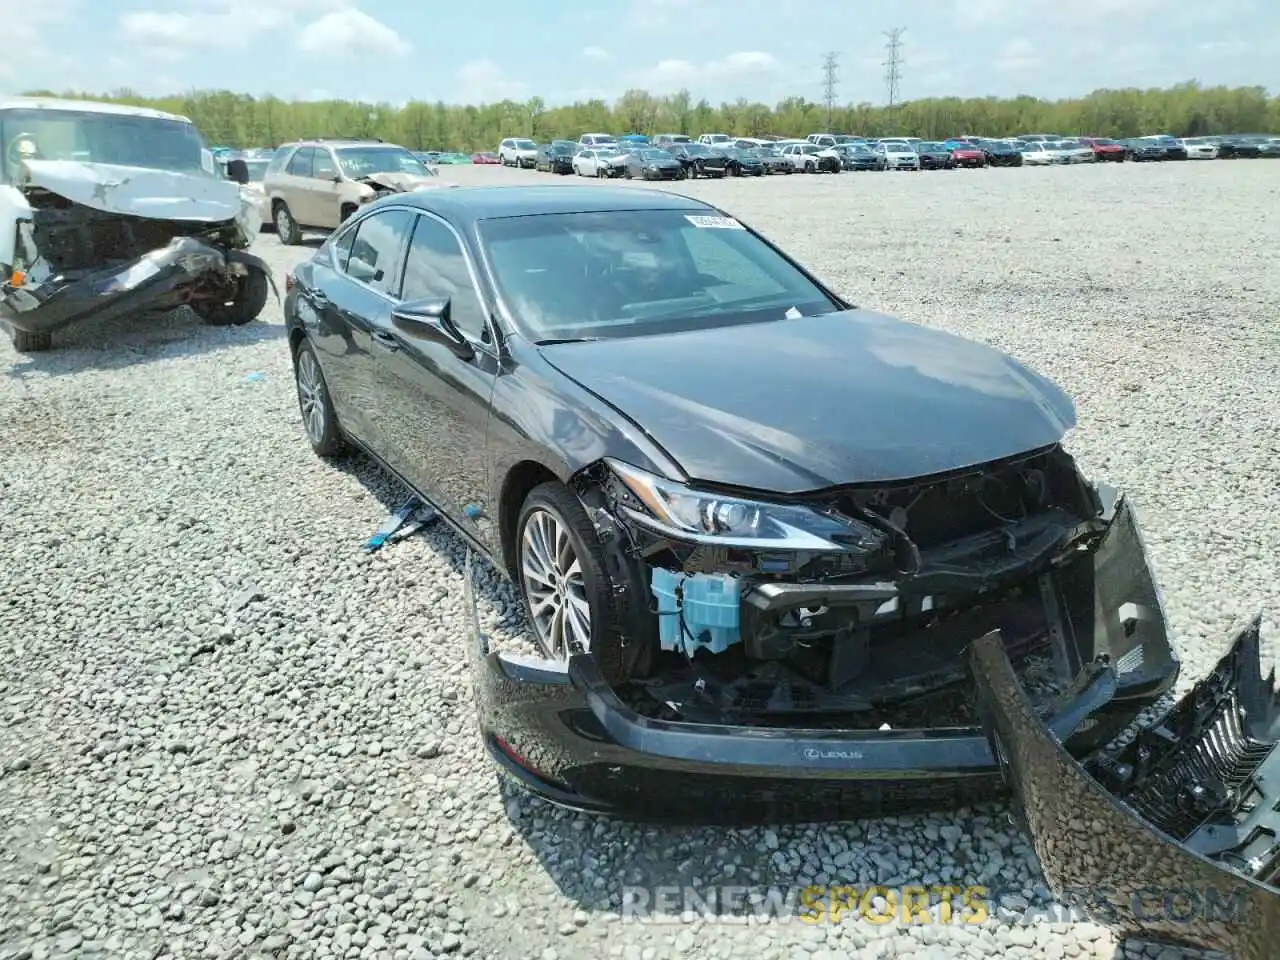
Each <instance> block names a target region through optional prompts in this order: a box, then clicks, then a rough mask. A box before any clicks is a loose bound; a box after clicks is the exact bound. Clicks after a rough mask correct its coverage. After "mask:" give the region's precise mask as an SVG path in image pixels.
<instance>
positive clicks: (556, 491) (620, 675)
mask: <svg viewBox="0 0 1280 960" xmlns="http://www.w3.org/2000/svg"><path fill="white" fill-rule="evenodd" d="M548 518H549V519H550V521H551V522H550V524H548V523H547V520H548ZM539 533H541V534H543V535H544V541H543V542H545V539H549V537H547V536H546V535H548V534H552V535H554V536H555V537H556V542H555V543H553V544H551V546H552V551H553V554H552V555H551V559H552V560H553V561H555V564H556V565H558V566H559V567H564V568H567V570H569V571H571V570H573V569H574V567H576V568H577V570H578V571H579V573H580V575H579V576H574V575H572V574H570V576H569V577H568V578H565V577H564V576H563V573H564V572H566V571H565V570H561V571H560V573H559V574H557V580H558V581H559V582H561V583H563V584H564V589H563V590H560V589H559V588H557V589H556V590H554V591H553V590H552V589H550V588H544V589H546V590H547V593H546V595H545V596H546V599H548V600H551V602H552V603H553V605H554V604H555V603H556V602H557V601H555V600H554V599H553V598H555V597H557V595H558V596H559V597H560V598H561V599H560V600H559V601H558V603H561V604H563V603H565V602H566V599H565V598H569V597H572V596H574V595H576V596H577V597H578V598H579V604H578V605H574V604H573V603H572V600H571V599H570V600H569V601H568V602H569V606H570V608H575V606H576V608H579V609H580V606H581V601H583V600H585V605H586V607H587V610H588V620H589V623H588V624H587V625H585V626H584V625H583V624H582V623H581V621H580V620H576V619H571V620H570V621H568V622H566V623H565V626H566V627H572V625H573V624H575V623H576V624H577V625H578V626H579V628H580V630H582V631H583V632H585V633H586V635H587V637H588V644H589V646H590V654H591V657H592V659H594V660H595V662H596V665H597V666H598V667H599V669H600V672H601V674H602V675H603V676H604V678H605V680H607V681H608V682H609V683H610V684H614V685H617V684H621V683H625V682H626V681H627V680H629V679H630V678H631V676H632V675H633V674H634V673H636V672H637V670H639V669H643V667H642V664H643V663H644V662H645V660H646V658H647V657H648V656H651V655H652V643H653V641H652V640H651V639H650V640H644V641H640V642H638V643H636V644H635V645H631V644H628V645H627V646H626V647H624V646H623V644H622V641H621V638H620V637H619V636H618V635H617V633H616V632H615V631H613V630H611V629H610V625H611V624H612V623H614V622H615V621H616V610H615V606H614V603H615V601H614V596H613V585H612V583H611V582H610V579H609V576H608V574H607V572H606V571H607V569H608V568H607V566H606V561H605V556H604V551H603V549H602V548H601V545H600V541H599V538H598V537H597V535H596V531H595V527H593V526H592V524H591V520H590V518H588V516H587V512H586V510H585V509H583V506H582V504H581V503H580V502H579V500H578V498H577V497H576V496H574V494H573V493H572V492H571V491H570V490H569V489H568V488H567V487H566V486H564V484H562V483H559V482H558V481H551V482H549V483H544V484H541V485H540V486H538V487H535V488H534V489H533V490H532V491H530V493H529V496H528V497H526V498H525V501H524V505H523V506H522V507H521V508H520V515H519V518H518V519H517V520H516V529H515V541H516V542H515V555H516V571H517V573H516V580H517V585H518V587H519V590H520V596H521V599H522V601H523V603H524V608H525V615H526V616H527V617H528V618H529V625H530V628H531V629H532V631H533V634H534V639H535V642H536V643H537V644H538V646H540V647H541V648H542V652H543V655H544V656H547V657H548V658H550V659H556V660H561V661H562V662H563V661H564V660H567V659H568V656H569V654H568V653H566V652H565V647H568V646H569V642H572V641H569V642H566V643H565V644H564V645H563V646H561V647H558V648H553V647H552V644H553V643H554V642H555V639H556V638H555V634H554V633H553V632H552V630H551V626H552V623H553V622H554V614H551V615H550V616H548V615H547V614H545V613H542V612H541V611H539V618H535V613H534V611H535V605H536V604H537V601H536V600H535V599H534V598H533V597H531V596H530V590H531V589H536V586H532V587H531V584H534V585H536V584H538V580H537V579H536V578H533V577H530V576H527V575H526V574H525V573H524V571H525V569H526V558H527V559H528V561H529V566H530V567H531V568H533V569H538V568H546V567H547V566H548V564H546V563H544V562H543V561H542V560H540V559H539V557H540V556H542V555H543V554H545V553H546V552H545V551H540V550H539V549H538V548H536V547H535V546H534V544H535V543H537V542H538V541H539V536H538V535H539ZM566 544H567V546H568V548H569V551H571V554H570V553H569V552H567V551H564V550H563V547H564V546H565V545H566ZM557 548H560V549H557ZM570 556H571V557H572V561H570ZM540 599H541V598H540ZM572 632H573V631H572V629H570V630H569V631H568V633H569V635H570V636H571V635H572ZM575 647H576V650H575V652H576V651H577V650H580V649H581V647H580V645H576V644H575Z"/></svg>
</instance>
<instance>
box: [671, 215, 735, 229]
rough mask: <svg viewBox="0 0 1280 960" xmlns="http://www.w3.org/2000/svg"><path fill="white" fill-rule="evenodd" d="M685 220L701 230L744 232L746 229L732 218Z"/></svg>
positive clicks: (689, 218) (688, 217)
mask: <svg viewBox="0 0 1280 960" xmlns="http://www.w3.org/2000/svg"><path fill="white" fill-rule="evenodd" d="M685 219H686V220H688V221H689V222H690V223H692V224H693V225H694V226H695V227H698V228H699V229H702V230H745V229H747V228H746V227H744V226H743V225H742V224H740V223H739V222H738V221H737V220H735V219H733V217H690V216H686V217H685Z"/></svg>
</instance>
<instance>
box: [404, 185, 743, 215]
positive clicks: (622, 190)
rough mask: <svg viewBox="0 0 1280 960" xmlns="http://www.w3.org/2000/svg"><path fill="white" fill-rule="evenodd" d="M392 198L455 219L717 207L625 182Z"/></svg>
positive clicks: (699, 210)
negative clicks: (600, 185) (614, 185)
mask: <svg viewBox="0 0 1280 960" xmlns="http://www.w3.org/2000/svg"><path fill="white" fill-rule="evenodd" d="M396 201H397V202H398V203H402V204H407V205H409V206H415V207H422V208H423V209H425V210H430V211H432V212H434V213H438V214H439V215H441V216H442V217H445V218H446V219H449V220H453V221H455V222H458V223H467V222H474V221H477V220H491V219H495V218H498V217H531V216H538V215H540V214H554V213H608V212H613V211H637V210H688V211H690V212H697V213H707V212H708V211H710V212H713V213H714V212H718V211H716V208H715V207H712V206H711V205H710V204H707V203H704V202H703V201H701V200H694V199H692V198H691V197H682V196H679V195H678V194H674V193H666V192H664V191H661V190H646V189H632V188H629V187H588V186H581V187H579V186H563V187H562V186H554V187H553V186H536V187H535V186H530V187H454V188H452V189H450V190H423V191H418V192H415V193H405V194H399V195H397V197H396Z"/></svg>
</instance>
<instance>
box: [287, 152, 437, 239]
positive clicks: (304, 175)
mask: <svg viewBox="0 0 1280 960" xmlns="http://www.w3.org/2000/svg"><path fill="white" fill-rule="evenodd" d="M438 185H439V181H438V180H437V179H436V173H435V171H434V170H432V169H431V168H430V167H428V166H427V165H426V164H424V163H423V162H422V161H421V160H419V159H418V158H417V157H415V156H414V155H413V154H412V153H410V152H409V151H408V150H406V149H405V148H404V147H400V146H397V145H395V144H393V143H383V142H382V141H381V140H330V139H323V140H322V139H316V140H303V141H300V142H299V143H286V144H285V145H284V146H283V147H281V148H280V149H279V150H277V151H276V154H275V156H274V157H272V158H271V165H270V166H268V167H267V172H266V175H265V176H264V177H263V178H262V189H263V191H264V192H265V193H266V195H267V202H268V203H269V204H270V205H271V219H272V221H273V222H274V223H275V225H276V232H277V233H278V234H279V235H280V242H281V243H288V244H296V243H301V242H302V231H303V230H333V229H334V228H336V227H337V226H338V224H340V223H342V221H344V220H346V219H347V217H349V216H351V214H353V213H355V211H357V210H359V209H360V207H362V206H363V205H364V204H366V203H370V202H372V201H374V200H376V199H378V198H379V197H382V196H385V195H387V194H388V193H407V192H409V191H411V190H421V189H423V188H428V187H434V186H438Z"/></svg>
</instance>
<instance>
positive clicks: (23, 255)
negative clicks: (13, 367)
mask: <svg viewBox="0 0 1280 960" xmlns="http://www.w3.org/2000/svg"><path fill="white" fill-rule="evenodd" d="M238 166H239V168H244V164H243V161H239V162H238ZM238 179H239V181H240V182H236V181H235V180H228V179H225V178H223V177H221V176H219V175H218V174H217V172H216V171H215V166H214V163H213V156H212V154H211V153H210V152H209V150H208V149H207V148H206V147H205V144H204V142H203V140H202V139H201V138H200V135H199V132H198V131H197V130H196V128H195V126H194V125H193V124H192V123H191V121H190V120H188V119H187V118H185V117H179V116H174V115H171V114H166V113H162V112H160V111H156V110H148V109H144V108H140V107H130V106H120V105H115V104H105V103H93V102H89V101H70V100H55V99H46V98H19V99H15V100H9V101H3V102H0V325H3V326H4V327H6V328H7V329H8V331H9V333H10V335H11V337H12V338H13V342H14V346H15V347H16V348H17V349H18V350H19V351H23V352H30V351H36V350H45V349H48V348H49V347H50V346H51V344H52V335H53V334H54V333H56V332H57V331H59V330H62V329H64V328H66V327H70V326H72V325H75V324H80V323H85V322H90V321H92V322H102V321H105V320H107V319H110V318H112V317H116V316H122V315H132V314H146V313H156V312H164V311H167V310H171V309H173V308H175V307H178V306H182V305H184V304H185V305H189V306H190V307H192V309H194V310H195V312H196V313H197V314H198V315H199V316H200V317H201V318H202V319H203V320H204V321H205V322H206V323H209V324H213V325H220V326H221V325H233V324H234V325H238V324H244V323H248V322H250V321H251V320H254V319H255V318H257V316H258V315H259V314H260V313H261V311H262V309H263V308H264V307H265V305H266V302H267V299H268V296H269V294H270V292H271V287H272V281H271V275H270V269H269V268H268V267H267V265H266V264H265V263H264V262H263V261H262V260H261V259H260V258H258V257H255V256H253V255H252V254H249V253H248V252H247V249H246V248H247V247H248V246H249V244H250V243H251V241H252V240H253V238H254V237H256V236H257V234H258V230H259V228H260V227H261V223H262V220H261V214H260V213H259V212H258V209H257V203H256V202H255V199H254V197H253V195H252V194H250V193H249V192H247V191H245V190H243V189H242V184H243V182H244V181H245V180H247V179H248V172H247V169H241V176H240V177H239V178H238Z"/></svg>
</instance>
